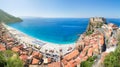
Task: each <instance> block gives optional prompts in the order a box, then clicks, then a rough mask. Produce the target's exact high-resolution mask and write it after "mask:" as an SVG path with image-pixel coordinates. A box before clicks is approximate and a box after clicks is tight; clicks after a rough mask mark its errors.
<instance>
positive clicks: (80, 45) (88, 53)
mask: <svg viewBox="0 0 120 67" xmlns="http://www.w3.org/2000/svg"><path fill="white" fill-rule="evenodd" d="M119 33H120V29H119V28H118V26H117V25H115V24H113V23H107V21H106V19H105V18H102V17H92V18H90V21H89V24H88V27H87V30H86V32H85V33H83V34H81V36H80V37H79V39H78V40H77V42H76V44H75V46H76V48H75V50H73V51H72V52H71V53H69V54H67V55H65V56H64V57H63V59H62V62H63V65H64V66H65V67H75V66H78V67H80V65H81V63H82V62H84V61H89V58H90V57H92V58H93V59H94V60H96V62H94V61H90V62H91V63H93V62H94V64H93V67H98V64H100V63H102V62H103V61H104V58H105V56H106V55H107V54H108V53H110V52H111V51H114V50H115V49H116V47H117V44H118V38H119V37H118V36H119ZM94 56H96V57H97V58H96V59H95V58H94ZM98 62H99V63H98ZM82 67H84V66H82ZM89 67H91V66H89Z"/></svg>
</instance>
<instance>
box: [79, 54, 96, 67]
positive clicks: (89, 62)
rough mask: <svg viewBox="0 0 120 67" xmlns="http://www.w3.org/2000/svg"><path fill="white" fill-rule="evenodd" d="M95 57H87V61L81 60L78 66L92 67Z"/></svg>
mask: <svg viewBox="0 0 120 67" xmlns="http://www.w3.org/2000/svg"><path fill="white" fill-rule="evenodd" d="M96 58H97V56H93V57H89V58H88V59H87V61H83V62H82V63H81V65H80V67H92V65H93V63H94V60H95V59H96Z"/></svg>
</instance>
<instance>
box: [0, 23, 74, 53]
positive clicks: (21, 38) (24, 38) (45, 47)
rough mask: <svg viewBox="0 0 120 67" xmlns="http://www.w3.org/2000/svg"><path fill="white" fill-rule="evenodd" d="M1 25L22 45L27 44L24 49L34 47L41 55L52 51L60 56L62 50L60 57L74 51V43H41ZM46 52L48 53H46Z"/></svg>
mask: <svg viewBox="0 0 120 67" xmlns="http://www.w3.org/2000/svg"><path fill="white" fill-rule="evenodd" d="M2 24H3V25H4V26H5V28H6V29H7V30H8V31H9V32H10V33H11V34H12V35H14V37H15V38H16V39H18V40H19V41H20V42H22V43H26V44H27V45H25V46H26V47H33V46H34V47H37V48H40V50H39V51H41V52H43V53H50V51H51V50H53V51H54V54H57V55H60V54H61V53H60V50H62V55H65V54H67V53H69V52H71V51H72V50H74V48H75V43H72V44H62V45H59V44H55V43H50V42H46V41H42V40H40V39H37V38H34V37H32V36H29V35H27V34H25V33H23V32H21V31H19V30H17V29H15V28H13V27H10V26H8V25H6V24H4V23H2ZM34 47H33V48H34ZM46 50H47V51H48V52H46ZM68 50H69V51H68Z"/></svg>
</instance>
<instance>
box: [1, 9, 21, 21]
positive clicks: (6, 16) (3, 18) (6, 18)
mask: <svg viewBox="0 0 120 67" xmlns="http://www.w3.org/2000/svg"><path fill="white" fill-rule="evenodd" d="M0 21H3V22H6V23H10V22H21V21H22V19H20V18H18V17H14V16H12V15H10V14H8V13H6V12H4V11H3V10H1V9H0Z"/></svg>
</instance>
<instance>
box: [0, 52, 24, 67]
mask: <svg viewBox="0 0 120 67" xmlns="http://www.w3.org/2000/svg"><path fill="white" fill-rule="evenodd" d="M1 59H2V60H1ZM0 63H1V65H4V66H0V67H23V62H22V60H20V59H19V56H18V54H17V53H15V52H13V51H11V50H6V51H4V52H0Z"/></svg>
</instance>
